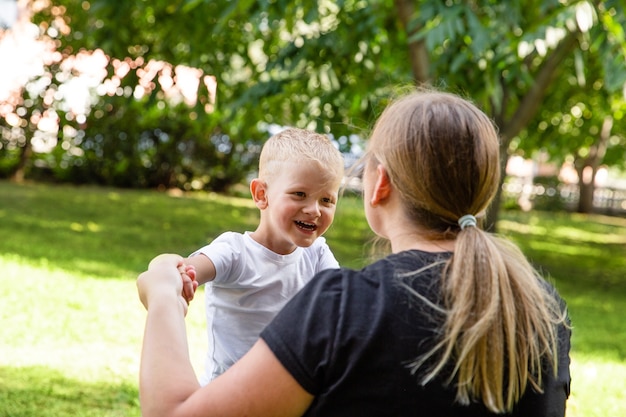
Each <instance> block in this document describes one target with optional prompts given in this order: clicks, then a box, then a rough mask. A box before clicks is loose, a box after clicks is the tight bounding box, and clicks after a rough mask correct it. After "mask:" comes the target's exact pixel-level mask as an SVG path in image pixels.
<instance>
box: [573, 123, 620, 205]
mask: <svg viewBox="0 0 626 417" xmlns="http://www.w3.org/2000/svg"><path fill="white" fill-rule="evenodd" d="M612 129H613V117H611V116H606V117H605V118H604V121H603V122H602V129H601V130H600V136H599V137H598V141H597V142H596V143H594V144H593V145H592V146H591V148H590V149H589V155H587V157H586V158H584V159H583V160H582V161H581V163H580V164H579V165H578V166H577V167H576V172H578V189H579V195H578V209H577V211H578V212H579V213H592V212H593V194H594V191H595V180H596V174H597V173H598V168H599V167H600V164H601V163H602V161H603V160H604V155H606V149H607V147H608V144H609V138H610V137H611V130H612Z"/></svg>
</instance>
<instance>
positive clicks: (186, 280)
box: [137, 254, 198, 315]
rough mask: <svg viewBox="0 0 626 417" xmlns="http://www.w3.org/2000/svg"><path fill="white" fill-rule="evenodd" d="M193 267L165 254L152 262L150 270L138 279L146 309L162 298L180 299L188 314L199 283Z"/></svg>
mask: <svg viewBox="0 0 626 417" xmlns="http://www.w3.org/2000/svg"><path fill="white" fill-rule="evenodd" d="M195 276H196V271H195V269H194V268H193V266H190V265H185V264H184V262H183V258H182V257H181V256H179V255H173V254H163V255H159V256H157V257H155V258H154V259H152V261H150V264H149V266H148V270H147V271H144V272H142V273H141V274H140V275H139V277H138V278H137V289H138V292H139V299H140V300H141V302H142V304H143V305H144V307H145V308H146V309H149V307H150V305H151V303H153V302H154V301H155V300H157V299H162V298H178V299H179V302H180V303H181V305H182V306H183V311H184V314H185V315H186V314H187V307H188V304H189V301H191V300H192V299H193V296H194V293H195V290H196V289H197V288H198V282H197V281H196V280H195Z"/></svg>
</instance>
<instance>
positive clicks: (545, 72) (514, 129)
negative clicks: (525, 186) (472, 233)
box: [485, 31, 580, 232]
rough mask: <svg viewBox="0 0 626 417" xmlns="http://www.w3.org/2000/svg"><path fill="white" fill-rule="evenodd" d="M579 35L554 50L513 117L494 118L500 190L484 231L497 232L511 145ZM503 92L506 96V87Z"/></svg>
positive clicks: (573, 34) (575, 33)
mask: <svg viewBox="0 0 626 417" xmlns="http://www.w3.org/2000/svg"><path fill="white" fill-rule="evenodd" d="M579 34H580V32H578V31H573V32H570V33H569V34H568V35H567V36H565V37H564V38H563V39H562V40H561V42H559V45H558V46H557V47H556V48H555V49H554V51H553V52H552V54H551V55H550V56H549V57H548V58H547V59H546V60H545V62H544V64H543V66H542V67H541V68H540V69H539V71H538V72H537V74H536V76H535V83H534V84H533V85H532V87H531V88H530V90H529V91H528V92H527V93H526V94H525V95H524V97H522V99H521V100H520V104H519V106H518V108H517V109H516V110H515V112H514V113H513V116H512V117H510V118H506V117H505V114H506V109H505V108H504V107H503V108H501V109H494V114H493V115H492V117H493V118H494V120H495V122H496V124H497V125H498V127H499V128H500V141H501V142H500V168H501V177H500V187H498V191H497V192H496V195H495V197H494V199H493V202H492V203H491V207H490V208H489V211H488V212H487V218H486V219H485V229H486V230H490V231H492V232H496V225H497V223H498V219H499V212H500V206H501V204H502V185H503V184H504V179H505V178H506V164H507V161H508V159H509V152H508V151H509V145H510V143H511V140H513V138H514V137H515V136H517V135H518V134H519V133H520V132H521V131H522V130H523V129H524V128H525V127H526V126H527V125H528V123H529V122H530V121H531V120H532V118H533V117H534V116H535V114H536V113H537V111H538V110H539V108H540V104H541V101H542V100H543V97H544V95H545V93H546V91H547V89H548V87H549V85H550V83H551V82H552V79H553V78H554V76H555V74H556V72H557V71H558V69H559V66H560V65H561V63H562V62H563V60H564V59H565V58H566V56H567V55H568V54H569V53H570V52H571V51H572V50H573V49H574V47H575V46H576V43H577V42H578V36H579ZM502 91H504V94H506V86H503V89H502Z"/></svg>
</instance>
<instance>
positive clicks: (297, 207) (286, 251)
mask: <svg viewBox="0 0 626 417" xmlns="http://www.w3.org/2000/svg"><path fill="white" fill-rule="evenodd" d="M343 174H344V162H343V158H342V156H341V154H340V152H339V151H338V150H337V149H336V148H335V147H334V145H333V144H332V143H331V142H330V140H329V139H328V138H327V137H326V136H324V135H320V134H317V133H314V132H310V131H307V130H302V129H295V128H290V129H287V130H284V131H282V132H280V133H278V134H276V135H274V136H272V137H271V138H270V139H269V140H268V141H267V142H266V143H265V145H264V146H263V149H262V150H261V156H260V161H259V176H258V178H255V179H253V180H252V181H251V183H250V191H251V193H252V198H253V199H254V202H255V204H256V206H257V207H258V208H259V210H260V222H259V225H258V227H257V228H256V230H255V231H254V232H245V233H243V234H241V233H235V232H226V233H223V234H222V235H220V236H219V237H217V238H216V239H215V240H214V241H213V242H212V243H211V244H209V245H207V246H204V247H203V248H201V249H199V250H197V251H196V252H194V253H193V254H192V255H191V256H189V257H188V258H187V259H186V260H185V263H186V264H187V265H189V266H192V267H193V268H195V279H196V280H197V282H198V285H202V284H205V283H207V282H211V284H210V285H208V286H207V288H206V290H205V306H206V318H207V333H208V339H209V349H208V354H207V358H206V359H207V360H206V369H205V374H204V375H203V377H202V378H201V379H200V382H201V383H202V385H206V384H207V383H208V382H209V381H210V380H212V379H214V378H215V377H217V376H218V375H220V374H222V373H223V372H224V371H225V370H226V369H228V368H229V367H230V366H231V365H232V364H233V363H235V362H236V361H237V360H238V359H239V358H241V357H242V356H243V355H244V354H245V353H246V352H247V351H248V350H249V349H250V347H252V345H253V344H254V342H256V340H257V339H258V337H259V334H260V333H261V330H263V328H264V327H265V326H266V325H267V324H268V323H269V322H270V321H271V320H272V319H273V318H274V316H275V315H276V314H277V313H278V311H280V309H281V308H282V307H283V306H284V305H285V303H286V302H287V301H288V300H289V299H290V298H291V297H292V296H293V295H294V294H295V293H296V292H298V290H300V288H302V287H303V286H304V284H305V283H306V282H307V281H309V280H310V279H311V278H312V277H313V276H314V275H315V274H316V273H317V272H319V271H321V270H324V269H328V268H338V267H339V264H338V263H337V260H336V259H335V257H334V255H333V254H332V252H331V251H330V248H329V247H328V245H327V244H326V242H325V239H324V238H323V237H321V236H322V235H323V234H324V232H326V230H328V228H329V226H330V225H331V223H332V222H333V218H334V215H335V208H336V203H337V198H338V193H339V187H340V185H341V181H342V178H343Z"/></svg>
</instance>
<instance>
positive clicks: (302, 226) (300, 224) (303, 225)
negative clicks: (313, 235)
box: [295, 220, 317, 231]
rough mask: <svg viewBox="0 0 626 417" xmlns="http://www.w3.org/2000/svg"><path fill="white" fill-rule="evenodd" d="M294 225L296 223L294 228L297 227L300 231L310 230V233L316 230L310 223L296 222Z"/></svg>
mask: <svg viewBox="0 0 626 417" xmlns="http://www.w3.org/2000/svg"><path fill="white" fill-rule="evenodd" d="M295 223H296V226H298V227H299V228H300V229H304V230H311V231H313V230H315V229H317V226H316V225H314V224H312V223H305V222H301V221H299V220H296V222H295Z"/></svg>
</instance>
